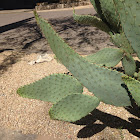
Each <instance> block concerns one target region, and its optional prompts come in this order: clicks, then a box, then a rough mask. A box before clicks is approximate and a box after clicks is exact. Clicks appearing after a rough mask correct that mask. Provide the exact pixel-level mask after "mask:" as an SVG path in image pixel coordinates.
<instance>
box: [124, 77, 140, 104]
mask: <svg viewBox="0 0 140 140" xmlns="http://www.w3.org/2000/svg"><path fill="white" fill-rule="evenodd" d="M122 79H123V81H124V82H125V84H126V85H127V87H128V89H129V91H130V92H131V95H132V97H133V98H134V99H135V101H136V103H137V105H138V106H140V82H139V81H138V80H135V79H134V78H131V77H128V76H123V77H122Z"/></svg>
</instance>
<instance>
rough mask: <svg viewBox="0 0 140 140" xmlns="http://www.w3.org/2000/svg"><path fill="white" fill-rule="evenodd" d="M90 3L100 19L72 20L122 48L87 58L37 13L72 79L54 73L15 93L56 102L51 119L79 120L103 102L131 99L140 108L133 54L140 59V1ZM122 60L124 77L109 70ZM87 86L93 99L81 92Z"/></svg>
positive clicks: (139, 86) (127, 103) (126, 102)
mask: <svg viewBox="0 0 140 140" xmlns="http://www.w3.org/2000/svg"><path fill="white" fill-rule="evenodd" d="M91 3H92V4H93V6H94V8H95V9H96V11H97V13H98V15H99V17H100V18H98V17H96V16H90V15H87V16H85V15H82V16H80V15H76V14H75V11H74V20H76V21H77V22H78V23H81V24H82V23H83V24H88V25H91V26H94V27H97V28H99V29H101V30H102V31H105V32H106V33H108V34H109V35H110V38H111V40H112V42H113V43H114V44H115V45H116V46H117V47H118V48H104V49H103V50H101V51H99V52H97V53H96V54H92V55H89V56H87V57H82V56H80V55H79V54H77V53H76V52H75V51H74V50H72V49H71V47H69V46H68V44H66V43H65V42H64V40H63V39H61V38H60V37H59V35H58V34H57V33H56V32H55V31H54V29H53V28H52V26H51V25H50V24H49V23H48V21H46V20H44V19H43V18H41V17H39V16H38V14H37V12H36V11H34V14H35V17H36V20H37V23H38V25H39V26H40V28H41V30H42V32H43V34H44V35H45V37H46V39H47V41H48V43H49V44H50V47H51V49H52V51H53V52H54V54H55V55H56V57H57V59H58V60H59V61H60V62H61V63H62V64H63V65H65V66H66V67H67V69H68V70H69V71H70V72H71V73H72V75H73V76H72V77H71V76H69V75H65V74H53V75H50V76H48V77H45V78H43V79H41V80H39V81H36V82H34V83H32V84H30V85H25V86H24V87H21V88H19V89H18V91H17V92H18V94H19V95H21V96H22V97H26V98H33V99H39V100H43V101H49V102H52V103H53V104H54V105H53V107H52V108H51V109H50V112H49V114H50V117H51V118H52V119H57V120H63V121H69V122H74V121H77V120H79V119H81V118H82V117H84V116H86V115H87V114H88V113H90V112H91V111H92V110H94V109H95V108H96V107H97V106H98V105H99V103H100V101H102V102H104V103H106V104H111V105H115V106H131V101H130V96H132V97H133V99H134V100H135V102H136V104H137V105H138V106H140V82H139V81H138V80H139V75H140V74H139V72H138V71H137V73H135V72H136V63H135V61H134V59H133V57H132V56H133V54H134V53H135V54H137V56H138V57H139V58H140V49H139V47H140V40H139V37H140V26H139V23H140V16H139V13H140V0H134V1H131V0H91ZM120 61H122V64H123V67H124V70H125V73H121V72H118V71H115V70H112V69H111V68H112V67H114V66H116V65H117V64H118V63H119V62H120ZM134 76H135V77H136V78H134ZM137 79H138V80H137ZM83 87H86V88H88V90H89V91H90V92H92V93H93V94H94V96H89V95H84V94H82V92H83Z"/></svg>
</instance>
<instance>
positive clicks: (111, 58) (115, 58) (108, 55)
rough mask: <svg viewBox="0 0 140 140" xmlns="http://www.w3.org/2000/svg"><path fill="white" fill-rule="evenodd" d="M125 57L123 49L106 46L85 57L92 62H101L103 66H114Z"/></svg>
mask: <svg viewBox="0 0 140 140" xmlns="http://www.w3.org/2000/svg"><path fill="white" fill-rule="evenodd" d="M122 57H123V51H121V50H120V49H116V48H104V49H102V50H100V51H98V52H97V53H95V54H91V55H88V56H86V57H85V58H86V59H87V60H88V61H89V62H91V63H96V64H100V65H101V66H104V65H105V66H106V67H114V66H116V65H117V64H118V63H119V62H120V61H121V59H122Z"/></svg>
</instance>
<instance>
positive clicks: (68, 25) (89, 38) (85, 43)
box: [49, 17, 110, 55]
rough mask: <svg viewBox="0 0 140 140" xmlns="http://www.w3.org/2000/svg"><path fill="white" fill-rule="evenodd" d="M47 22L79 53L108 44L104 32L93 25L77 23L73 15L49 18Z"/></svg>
mask: <svg viewBox="0 0 140 140" xmlns="http://www.w3.org/2000/svg"><path fill="white" fill-rule="evenodd" d="M49 22H50V23H51V24H52V25H53V26H54V29H55V30H56V32H57V33H58V34H59V35H60V36H61V37H62V38H63V39H64V40H65V42H66V43H68V44H69V45H70V46H72V48H73V49H74V50H75V51H76V52H79V53H80V54H83V55H88V54H92V53H95V52H97V51H98V50H100V49H102V48H104V47H106V46H107V45H108V44H110V40H109V36H108V35H107V34H106V33H104V32H102V31H100V30H99V29H97V28H95V27H91V26H88V25H82V24H78V23H76V22H75V21H74V19H73V17H64V18H58V19H50V20H49Z"/></svg>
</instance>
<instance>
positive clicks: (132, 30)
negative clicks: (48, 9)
mask: <svg viewBox="0 0 140 140" xmlns="http://www.w3.org/2000/svg"><path fill="white" fill-rule="evenodd" d="M91 3H92V4H93V6H94V8H95V10H96V11H97V13H98V14H99V16H100V19H99V18H97V17H95V16H92V17H91V16H90V19H89V16H85V15H84V16H79V15H76V14H75V12H74V19H75V20H76V21H77V22H78V23H85V24H88V25H92V26H95V27H97V28H99V29H100V30H102V31H105V32H107V33H108V34H109V35H110V38H111V41H112V42H113V43H114V44H115V45H116V46H117V47H118V48H120V49H121V50H123V51H124V54H126V53H128V54H127V55H132V54H133V53H137V56H138V57H139V58H140V39H139V38H140V15H139V13H140V0H133V1H132V0H91ZM93 20H94V21H93ZM95 20H96V21H95ZM99 21H100V22H99ZM91 23H92V24H91ZM98 23H99V24H98ZM100 25H102V26H101V27H100ZM124 56H125V55H124ZM125 59H126V57H125V58H123V60H125ZM132 59H133V58H131V60H132ZM132 61H133V62H134V60H132ZM132 61H131V62H132ZM125 62H126V61H125ZM131 62H130V61H127V63H124V62H123V66H124V70H125V73H126V74H127V75H130V76H133V75H134V72H135V70H136V69H135V66H134V64H133V65H132V63H131ZM130 65H131V67H133V66H134V67H133V69H132V71H130V70H129V71H128V70H127V69H126V67H129V66H130Z"/></svg>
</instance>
